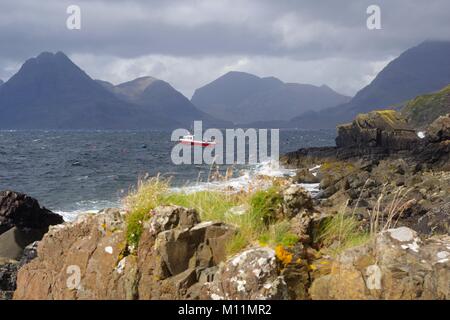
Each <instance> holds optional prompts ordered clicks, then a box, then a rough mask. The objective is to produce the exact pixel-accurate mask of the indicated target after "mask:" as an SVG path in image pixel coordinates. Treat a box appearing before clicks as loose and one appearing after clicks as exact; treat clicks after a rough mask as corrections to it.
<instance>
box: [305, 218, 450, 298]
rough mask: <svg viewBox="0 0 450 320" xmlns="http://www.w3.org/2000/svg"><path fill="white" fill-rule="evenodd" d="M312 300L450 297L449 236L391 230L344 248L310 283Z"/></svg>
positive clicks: (399, 229)
mask: <svg viewBox="0 0 450 320" xmlns="http://www.w3.org/2000/svg"><path fill="white" fill-rule="evenodd" d="M310 294H311V298H312V299H449V298H450V237H449V236H448V235H445V236H438V237H432V238H429V239H426V240H424V239H421V238H419V236H418V235H417V233H416V232H415V231H413V230H411V229H409V228H406V227H400V228H397V229H389V230H387V231H384V232H382V233H381V234H379V235H378V236H377V237H376V238H375V239H374V241H370V242H368V243H367V244H365V245H362V246H359V247H354V248H351V249H348V250H346V251H344V252H343V253H342V254H340V255H339V256H338V257H337V258H336V259H335V260H334V261H333V263H332V265H331V268H330V273H329V274H327V275H324V276H322V277H319V278H318V279H316V280H315V281H314V282H313V283H312V286H311V289H310Z"/></svg>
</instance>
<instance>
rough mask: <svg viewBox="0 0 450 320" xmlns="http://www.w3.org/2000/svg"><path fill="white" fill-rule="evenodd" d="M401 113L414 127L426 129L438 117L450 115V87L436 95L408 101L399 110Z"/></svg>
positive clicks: (422, 96) (426, 95)
mask: <svg viewBox="0 0 450 320" xmlns="http://www.w3.org/2000/svg"><path fill="white" fill-rule="evenodd" d="M401 113H402V114H403V115H404V116H405V117H406V118H407V119H408V120H409V122H410V123H411V124H412V125H413V126H414V127H418V128H423V127H426V126H427V125H429V124H430V123H432V122H433V121H434V120H436V119H437V118H438V117H439V116H442V115H446V114H448V113H450V85H448V86H446V87H445V88H443V89H442V90H440V91H438V92H436V93H431V94H425V95H421V96H418V97H416V98H414V99H413V100H410V101H408V102H407V103H405V104H404V105H403V107H402V108H401Z"/></svg>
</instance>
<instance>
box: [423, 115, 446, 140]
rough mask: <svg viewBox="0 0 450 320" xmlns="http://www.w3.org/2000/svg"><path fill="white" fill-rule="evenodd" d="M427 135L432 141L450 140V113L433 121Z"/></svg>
mask: <svg viewBox="0 0 450 320" xmlns="http://www.w3.org/2000/svg"><path fill="white" fill-rule="evenodd" d="M426 137H427V139H428V141H430V142H432V143H436V142H442V141H446V140H450V114H447V115H445V116H440V117H439V118H437V119H436V120H435V121H433V122H432V123H431V124H430V125H429V126H428V128H427V133H426Z"/></svg>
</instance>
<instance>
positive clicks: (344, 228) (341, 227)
mask: <svg viewBox="0 0 450 320" xmlns="http://www.w3.org/2000/svg"><path fill="white" fill-rule="evenodd" d="M366 183H367V182H366ZM365 186H366V184H364V187H363V189H362V190H361V194H362V192H363V191H364V188H365ZM410 191H411V189H406V188H404V187H400V188H397V189H396V190H394V191H393V192H392V199H391V200H390V202H389V203H388V204H387V205H386V206H385V207H384V208H383V209H382V208H381V207H382V205H381V203H382V200H383V198H384V197H385V194H386V193H387V192H386V185H385V186H384V187H383V189H382V191H381V192H380V196H379V197H378V199H377V202H376V205H375V207H374V208H373V209H372V210H370V211H368V214H369V219H370V221H369V230H366V229H365V228H364V227H363V225H362V223H361V221H359V220H358V219H357V218H356V215H355V211H356V210H355V209H356V206H357V205H355V208H354V209H353V210H352V212H351V213H350V212H348V210H347V203H346V204H345V205H344V207H343V208H341V210H339V212H338V213H337V214H336V215H334V216H332V217H330V218H329V219H328V220H327V221H326V222H325V223H324V224H323V226H322V228H321V229H320V230H319V234H318V237H317V238H318V239H317V241H319V242H321V244H322V246H323V247H324V248H325V249H324V250H325V251H328V252H330V253H331V254H332V255H337V254H339V253H341V252H342V251H344V250H345V249H348V248H352V247H355V246H359V245H362V244H365V243H367V242H368V241H370V240H373V239H374V238H375V237H376V235H377V234H379V233H380V232H383V231H386V230H388V229H390V228H395V227H396V226H397V222H398V220H399V219H400V218H401V216H402V215H403V213H404V211H405V210H406V209H407V208H408V207H409V206H410V205H413V204H414V200H413V199H411V200H407V195H408V193H409V192H410ZM360 199H361V195H360V197H359V198H358V201H357V202H359V201H360Z"/></svg>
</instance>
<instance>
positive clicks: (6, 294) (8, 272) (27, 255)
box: [0, 242, 37, 300]
mask: <svg viewBox="0 0 450 320" xmlns="http://www.w3.org/2000/svg"><path fill="white" fill-rule="evenodd" d="M36 248H37V242H34V243H32V244H30V245H29V246H27V247H26V248H25V250H24V251H23V252H24V253H23V255H22V257H21V258H20V261H16V260H11V259H7V258H3V257H0V300H10V299H12V297H13V293H14V290H16V281H17V272H18V270H19V268H20V267H22V266H23V265H25V264H27V263H28V262H30V261H31V260H33V259H34V258H35V257H36Z"/></svg>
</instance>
